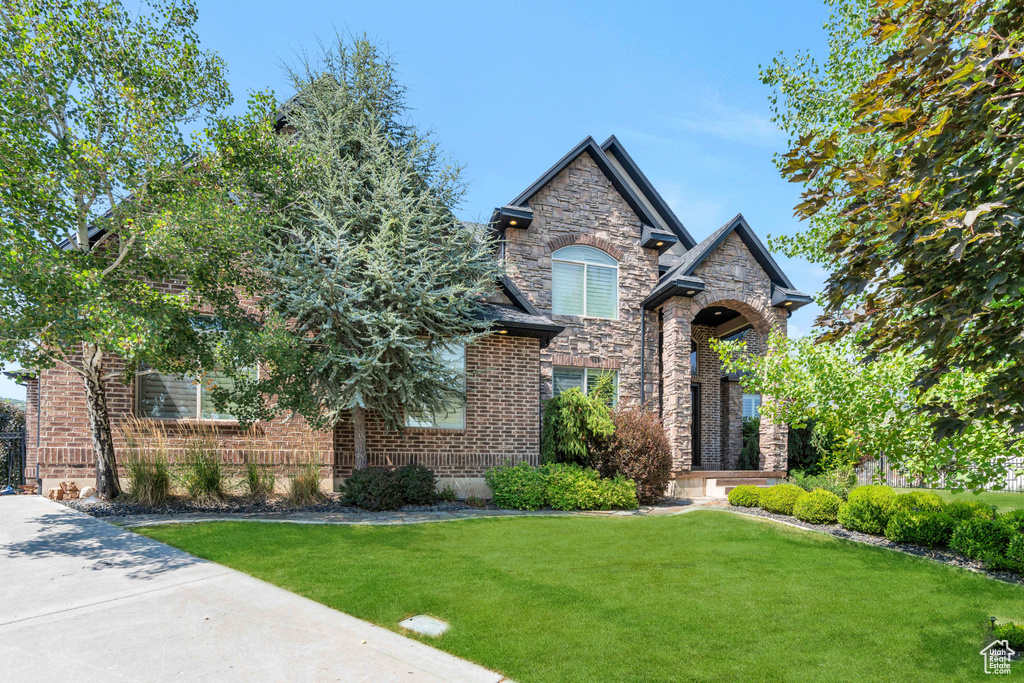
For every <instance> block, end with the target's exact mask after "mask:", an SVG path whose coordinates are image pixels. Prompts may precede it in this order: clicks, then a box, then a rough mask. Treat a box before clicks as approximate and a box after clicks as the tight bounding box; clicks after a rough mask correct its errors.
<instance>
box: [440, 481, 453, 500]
mask: <svg viewBox="0 0 1024 683" xmlns="http://www.w3.org/2000/svg"><path fill="white" fill-rule="evenodd" d="M437 499H438V500H440V501H443V502H445V503H454V502H455V499H456V495H455V489H453V488H452V487H451V484H448V485H446V486H445V487H444V488H443V489H441V490H440V491H438V493H437Z"/></svg>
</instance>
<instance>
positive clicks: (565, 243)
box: [547, 234, 624, 261]
mask: <svg viewBox="0 0 1024 683" xmlns="http://www.w3.org/2000/svg"><path fill="white" fill-rule="evenodd" d="M574 244H580V245H583V246H587V247H594V248H595V249H600V250H601V251H603V252H605V253H607V254H608V255H610V256H611V257H612V258H613V259H615V260H616V261H621V260H622V257H623V256H624V254H623V253H622V250H621V249H619V248H618V247H616V246H615V245H614V244H612V243H611V242H609V241H608V240H606V239H601V238H600V237H596V236H594V235H580V234H573V235H559V236H558V237H556V238H555V239H553V240H551V241H550V242H548V244H547V247H548V253H549V254H553V253H554V252H556V251H558V250H559V249H561V248H562V247H571V246H572V245H574Z"/></svg>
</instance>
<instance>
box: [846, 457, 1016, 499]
mask: <svg viewBox="0 0 1024 683" xmlns="http://www.w3.org/2000/svg"><path fill="white" fill-rule="evenodd" d="M1007 470H1008V471H1007V474H1006V478H1005V480H1000V481H998V482H992V483H991V484H989V485H988V486H986V487H985V488H986V489H988V490H989V491H993V490H998V491H1014V492H1017V493H1022V492H1024V458H1012V459H1010V460H1009V461H1007ZM879 482H881V483H884V484H888V485H889V486H893V487H897V488H940V489H941V488H946V487H947V482H946V476H945V475H942V476H941V477H940V478H939V485H938V486H935V487H930V486H925V485H924V484H923V483H922V482H921V480H920V479H919V478H917V477H912V476H907V475H905V474H903V473H902V472H900V471H899V470H896V469H893V468H892V467H890V466H889V463H888V462H887V461H886V459H885V457H884V456H883V457H882V458H881V459H879V460H871V461H869V462H866V463H864V464H863V465H861V466H860V467H858V468H857V483H858V484H876V483H879Z"/></svg>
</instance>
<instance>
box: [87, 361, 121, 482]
mask: <svg viewBox="0 0 1024 683" xmlns="http://www.w3.org/2000/svg"><path fill="white" fill-rule="evenodd" d="M84 351H85V354H84V359H83V363H82V366H83V367H82V370H83V379H84V380H85V398H86V405H87V406H88V408H89V427H90V428H91V431H92V450H93V455H94V456H95V458H96V495H97V497H98V498H99V499H100V500H113V499H114V498H117V496H118V495H119V494H120V493H121V483H120V481H118V478H117V460H116V459H115V456H114V437H113V432H112V431H111V429H110V413H109V412H108V411H107V393H106V390H105V389H104V387H103V351H102V350H100V349H98V348H96V347H95V346H94V345H92V344H86V345H85V349H84Z"/></svg>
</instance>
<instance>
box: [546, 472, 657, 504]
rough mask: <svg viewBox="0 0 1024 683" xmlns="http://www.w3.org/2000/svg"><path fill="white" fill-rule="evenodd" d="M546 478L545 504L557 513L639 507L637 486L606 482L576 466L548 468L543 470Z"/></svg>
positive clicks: (625, 481)
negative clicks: (629, 488) (630, 488)
mask: <svg viewBox="0 0 1024 683" xmlns="http://www.w3.org/2000/svg"><path fill="white" fill-rule="evenodd" d="M541 469H542V470H543V471H544V473H545V475H546V479H545V481H546V485H545V488H544V502H545V503H547V504H548V506H549V507H551V508H553V509H555V510H610V509H612V508H629V509H632V508H635V507H637V499H636V490H635V488H634V489H633V491H632V494H631V495H630V491H629V490H628V487H629V486H634V487H635V483H632V482H630V480H628V479H625V478H624V477H622V476H617V477H615V478H614V479H602V478H601V475H600V474H599V473H598V472H597V470H592V469H589V468H583V467H580V466H579V465H577V464H575V463H565V464H563V463H557V464H548V465H544V466H542V467H541Z"/></svg>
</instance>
